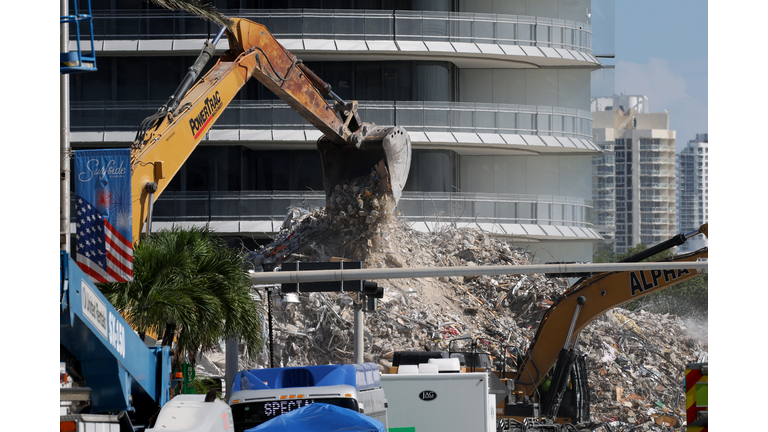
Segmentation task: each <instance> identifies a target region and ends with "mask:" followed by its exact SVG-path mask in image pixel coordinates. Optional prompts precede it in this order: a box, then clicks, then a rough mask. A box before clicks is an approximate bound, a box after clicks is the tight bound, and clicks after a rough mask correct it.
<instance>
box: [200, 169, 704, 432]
mask: <svg viewBox="0 0 768 432" xmlns="http://www.w3.org/2000/svg"><path fill="white" fill-rule="evenodd" d="M378 191H379V186H378V180H377V178H376V176H375V172H373V173H372V174H371V175H370V176H368V177H363V178H361V179H357V180H355V182H353V183H351V184H348V185H344V186H339V187H337V188H336V190H335V191H334V192H333V196H332V199H331V203H332V207H331V208H330V209H301V208H297V207H294V208H291V209H290V210H289V214H288V217H286V219H285V223H284V225H283V230H282V231H281V232H280V233H279V234H278V235H276V236H275V238H274V241H273V242H272V243H270V244H269V245H266V246H265V247H263V248H262V249H261V250H259V251H257V252H258V254H260V255H261V256H262V257H263V261H264V262H266V263H269V262H271V263H274V264H276V265H279V264H281V263H284V262H292V261H297V260H299V261H330V260H332V259H336V260H337V259H339V258H342V259H346V260H349V261H363V263H364V264H363V266H364V267H365V268H376V267H378V268H383V267H388V268H399V267H447V266H467V265H517V264H529V263H533V262H532V261H533V260H532V257H531V255H530V254H528V253H527V252H526V251H525V250H522V249H520V248H516V247H515V246H514V241H506V240H501V239H498V238H496V237H493V236H491V235H490V234H488V233H486V232H483V231H481V230H478V229H468V228H455V227H452V226H449V225H446V226H444V227H443V228H442V229H438V230H436V231H434V232H432V233H419V232H416V231H414V230H412V229H411V228H410V227H409V226H408V225H407V224H406V223H404V222H403V221H401V220H399V219H398V218H397V217H396V216H395V211H394V207H393V206H392V204H391V201H389V200H388V198H387V197H386V196H382V195H381V194H380V193H379V192H378ZM378 283H379V286H382V287H384V298H382V299H380V300H379V304H378V310H377V311H376V312H372V313H368V314H366V319H365V361H366V362H375V363H378V364H379V365H380V367H381V369H382V371H384V370H386V369H387V368H389V367H390V366H391V364H392V363H391V361H392V356H393V353H394V352H395V351H399V350H446V349H448V341H449V340H452V339H456V338H460V337H471V338H475V339H478V338H479V341H480V342H479V345H478V346H479V348H480V349H483V350H485V351H486V352H489V353H490V354H492V355H494V356H497V357H501V356H502V354H504V353H507V354H509V350H510V348H509V347H519V349H520V350H521V351H524V350H525V349H526V348H527V346H528V344H529V342H530V341H531V340H532V339H533V337H534V334H535V332H536V330H537V327H538V324H539V322H540V320H541V318H542V316H543V315H544V313H545V312H546V310H547V309H548V308H549V307H550V306H551V305H552V304H553V302H554V301H555V300H556V299H557V298H558V296H559V294H560V293H561V292H563V291H564V290H565V289H566V288H567V287H568V281H567V280H566V279H562V278H554V279H548V278H546V277H545V276H544V275H543V274H533V275H512V276H493V277H490V276H477V277H440V278H425V279H392V280H381V281H378ZM300 300H301V302H300V303H284V302H279V301H278V302H276V303H274V304H273V308H272V311H273V328H274V334H273V337H274V347H273V349H272V352H273V355H274V364H275V366H276V367H281V366H298V365H313V364H329V363H349V362H351V361H352V359H353V345H354V341H353V339H352V338H353V335H352V328H353V321H354V318H353V302H354V301H356V299H354V298H353V297H352V296H351V295H349V294H337V293H301V294H300ZM265 309H266V308H265ZM266 322H267V321H266V316H265V323H266ZM702 327H703V328H704V329H705V330H704V332H703V334H702V333H701V332H700V333H699V334H695V333H694V332H693V331H692V330H693V329H696V328H702ZM264 328H265V329H266V328H267V325H266V324H265V326H264ZM268 340H269V338H268V336H267V335H266V334H265V337H264V347H263V352H262V354H261V355H260V358H259V361H258V363H257V364H256V365H247V366H248V367H268V366H269V361H270V360H269V352H268V350H269V346H268V345H269V343H268ZM578 347H579V349H580V350H581V351H582V352H583V353H585V354H586V355H587V364H588V368H589V381H590V385H591V386H592V391H591V396H590V399H591V412H592V420H593V422H594V424H596V425H600V426H594V427H593V429H591V430H611V431H614V432H616V431H629V430H633V431H639V430H643V431H677V430H681V429H680V428H681V426H682V425H683V424H684V418H685V414H684V413H685V394H684V390H683V378H684V376H685V365H686V363H689V362H696V361H701V359H702V358H703V359H706V356H707V350H708V345H707V336H706V323H703V324H702V323H687V322H684V321H683V320H682V319H681V318H679V317H677V316H673V315H655V314H652V313H649V312H646V311H635V312H631V311H628V310H624V309H621V308H616V309H614V310H613V311H611V312H608V313H606V314H605V315H603V316H602V317H600V318H599V319H597V320H596V321H595V322H593V323H592V324H590V325H589V326H587V328H586V329H585V330H584V331H583V332H582V334H581V336H580V338H579V340H578ZM454 348H461V346H460V345H456V344H454ZM704 361H706V360H704ZM214 363H215V364H216V366H219V368H221V367H222V366H221V365H222V359H221V358H216V359H215V361H214ZM201 372H202V371H201ZM682 427H684V426H682ZM683 430H684V429H683Z"/></svg>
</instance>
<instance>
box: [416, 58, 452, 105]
mask: <svg viewBox="0 0 768 432" xmlns="http://www.w3.org/2000/svg"><path fill="white" fill-rule="evenodd" d="M416 72H417V74H418V79H417V80H416V82H417V86H416V89H415V90H416V94H415V95H414V98H415V100H420V101H450V100H451V69H450V67H449V64H448V63H445V62H440V63H437V62H423V63H422V62H419V63H416Z"/></svg>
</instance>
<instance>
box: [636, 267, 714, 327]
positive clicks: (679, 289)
mask: <svg viewBox="0 0 768 432" xmlns="http://www.w3.org/2000/svg"><path fill="white" fill-rule="evenodd" d="M708 285H709V282H708V275H706V274H704V275H702V276H698V277H695V278H693V279H689V280H687V281H685V282H681V283H679V284H677V285H675V286H672V287H669V288H667V289H665V290H661V291H658V292H655V293H652V294H649V295H647V296H645V297H642V298H640V299H637V300H635V301H633V302H632V303H629V304H628V305H627V306H626V307H627V309H630V310H635V309H643V310H647V311H650V312H654V313H659V314H666V313H668V314H673V315H678V316H683V317H692V318H702V319H707V317H708V308H709V306H708V304H709V303H708V301H709V300H708V299H709V290H708Z"/></svg>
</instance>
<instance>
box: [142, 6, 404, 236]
mask: <svg viewBox="0 0 768 432" xmlns="http://www.w3.org/2000/svg"><path fill="white" fill-rule="evenodd" d="M233 21H234V24H233V26H232V30H231V31H230V30H226V29H222V31H221V32H220V33H219V34H218V35H217V37H216V38H215V39H214V41H213V42H212V43H208V42H206V46H205V47H204V48H203V52H201V54H200V56H199V57H198V59H197V61H196V62H195V64H194V65H193V66H192V67H191V68H190V72H189V73H188V74H187V77H185V79H184V81H183V82H182V84H181V85H180V86H179V89H177V91H176V93H174V95H173V96H171V98H170V99H169V100H168V102H166V104H165V105H164V106H163V107H161V108H160V109H159V110H158V112H157V113H156V114H154V115H152V116H150V117H148V118H147V119H146V120H145V121H144V122H143V123H142V125H141V128H140V129H139V131H138V133H137V136H136V140H135V142H134V145H133V147H132V150H131V169H132V195H133V196H132V200H133V241H134V242H136V241H137V240H138V239H139V238H140V236H141V234H142V232H146V231H147V228H148V227H147V224H148V223H151V208H152V204H153V201H154V199H156V198H157V197H158V196H159V195H160V194H162V193H163V191H164V190H165V188H166V187H167V185H168V183H169V182H170V181H171V179H172V178H173V177H174V176H175V175H176V173H177V172H178V171H179V169H180V168H181V166H182V165H183V164H184V162H185V161H186V160H187V158H188V157H189V155H190V154H191V153H192V151H193V150H194V149H195V148H196V147H197V145H198V144H199V143H200V141H201V140H202V139H203V137H204V136H205V134H206V133H207V132H208V131H209V130H210V128H211V126H212V125H213V124H214V123H215V122H216V120H217V119H218V118H219V116H220V115H221V113H222V112H223V111H224V109H226V107H227V106H228V105H229V103H230V102H231V101H232V99H233V98H234V97H235V95H236V94H237V92H238V91H239V90H240V88H242V86H243V85H245V83H246V82H247V81H248V80H249V79H250V78H251V77H254V78H256V79H257V80H259V81H260V82H261V83H262V84H264V85H265V86H266V87H267V88H268V89H270V90H271V91H272V92H274V93H275V94H276V95H277V96H278V97H280V99H282V100H283V101H284V102H285V103H287V104H288V105H289V106H290V107H291V108H293V109H294V110H295V111H296V112H297V113H298V114H300V115H301V116H302V117H304V118H305V119H306V120H307V121H308V122H309V123H311V124H312V125H313V126H315V127H316V128H317V129H319V130H320V131H321V132H322V133H323V134H324V135H323V137H321V138H320V140H319V141H318V149H319V150H320V153H321V159H322V163H323V173H324V184H325V190H326V196H329V195H330V193H331V191H332V190H333V187H334V186H335V185H336V184H339V183H343V182H344V181H346V180H349V179H352V178H354V177H357V176H360V175H364V174H366V173H369V172H370V170H371V168H372V167H373V166H374V165H376V162H378V161H380V160H384V161H385V162H386V166H387V169H388V172H387V174H388V175H389V179H388V182H389V191H390V192H391V193H392V195H393V196H394V199H395V202H397V200H398V199H399V197H400V193H401V191H402V188H403V186H404V185H405V180H406V179H407V176H408V171H409V169H410V160H411V142H410V138H409V137H408V134H407V133H405V131H404V130H403V129H402V128H397V127H395V128H384V127H377V126H376V125H374V124H371V123H363V122H361V121H360V118H359V116H358V115H357V102H354V101H353V102H345V101H343V100H342V99H341V98H339V97H338V96H336V95H335V94H334V93H333V91H332V89H331V86H330V85H328V84H326V83H324V82H323V81H322V80H321V79H320V78H319V77H317V76H316V75H315V74H314V73H312V71H311V70H309V69H308V68H307V67H306V66H305V65H304V64H303V63H302V62H301V60H299V59H297V58H296V56H294V55H292V54H291V53H290V52H288V51H287V50H286V49H285V48H284V47H283V46H282V45H280V44H279V43H278V42H277V41H276V40H275V38H274V37H273V36H272V35H271V34H270V32H269V31H267V29H266V27H264V26H263V25H261V24H258V23H254V22H251V21H248V20H245V19H240V18H234V19H233ZM225 31H226V36H227V38H228V40H229V46H230V49H229V50H228V51H226V52H225V53H224V54H222V55H221V57H220V58H219V60H218V62H217V63H216V64H215V65H214V66H213V67H212V68H211V69H210V71H209V72H208V73H207V74H206V75H205V76H204V77H203V78H201V79H200V80H199V81H197V82H195V81H196V80H197V76H198V75H199V73H200V70H202V68H203V67H204V66H205V63H207V61H208V60H209V59H210V58H211V57H212V56H213V52H214V50H215V45H216V42H218V40H219V38H220V37H221V36H222V35H223V33H224V32H225ZM193 83H194V85H192V84H193ZM324 96H329V97H332V98H333V99H334V100H335V103H334V105H330V104H329V103H328V102H327V101H326V100H325V98H324Z"/></svg>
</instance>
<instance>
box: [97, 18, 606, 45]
mask: <svg viewBox="0 0 768 432" xmlns="http://www.w3.org/2000/svg"><path fill="white" fill-rule="evenodd" d="M221 12H222V13H224V14H225V15H227V16H231V17H241V18H247V19H249V20H251V21H255V22H258V23H260V24H263V25H265V26H266V27H267V29H269V31H270V32H271V33H272V34H273V35H274V36H275V37H276V38H277V39H335V40H363V41H392V40H395V41H421V42H451V43H483V44H498V45H518V46H539V47H548V48H560V49H568V50H574V51H581V52H586V53H590V54H591V52H592V29H591V26H590V25H589V24H586V23H582V22H577V21H567V20H561V19H554V18H541V17H533V16H522V15H504V14H484V13H468V12H438V11H381V10H327V9H271V10H270V9H262V10H243V9H238V10H226V9H221ZM93 27H94V37H95V38H96V39H98V40H135V39H202V38H205V39H208V38H210V37H211V36H212V35H215V34H216V32H217V30H218V28H215V27H214V26H213V25H212V24H209V23H207V22H205V21H204V20H201V19H200V18H197V17H194V16H191V15H188V14H186V15H185V14H181V13H173V12H162V11H151V12H146V11H138V10H137V11H106V12H104V11H95V12H94V19H93Z"/></svg>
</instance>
